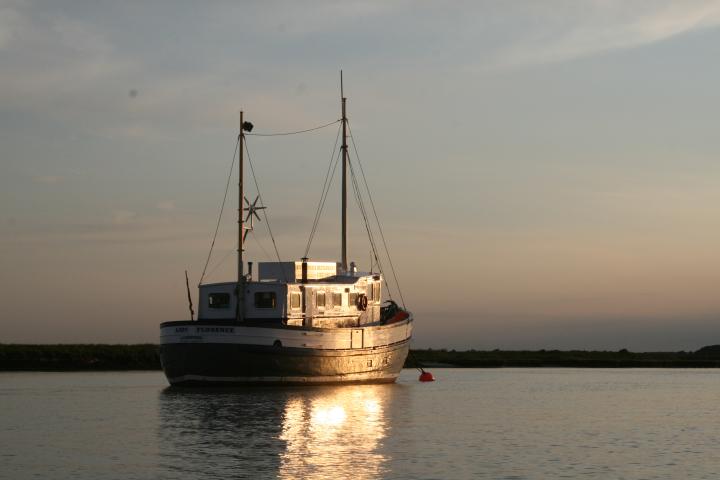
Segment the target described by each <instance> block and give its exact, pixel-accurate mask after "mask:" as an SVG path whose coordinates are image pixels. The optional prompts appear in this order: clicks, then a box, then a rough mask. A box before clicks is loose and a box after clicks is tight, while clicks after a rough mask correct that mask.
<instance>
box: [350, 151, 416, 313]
mask: <svg viewBox="0 0 720 480" xmlns="http://www.w3.org/2000/svg"><path fill="white" fill-rule="evenodd" d="M348 158H349V157H348ZM348 166H349V167H350V179H351V180H352V185H353V192H355V200H356V201H357V204H358V208H360V213H361V214H362V217H363V221H364V223H365V230H366V231H367V234H368V240H369V241H370V248H371V249H372V253H373V255H374V256H375V263H377V266H378V269H380V273H383V267H382V263H381V262H380V258H379V256H378V252H377V245H376V243H375V237H373V233H372V229H371V228H370V222H368V216H367V211H366V209H365V203H364V202H363V199H362V191H361V190H360V187H359V186H358V183H357V177H356V176H355V170H354V169H353V166H352V162H348ZM388 297H390V300H392V293H391V292H390V289H389V288H388ZM404 307H405V305H403V308H404Z"/></svg>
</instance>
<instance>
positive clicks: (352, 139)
mask: <svg viewBox="0 0 720 480" xmlns="http://www.w3.org/2000/svg"><path fill="white" fill-rule="evenodd" d="M348 130H349V131H350V140H351V141H352V144H353V150H354V151H355V158H357V161H358V165H360V173H362V177H363V182H364V183H365V189H366V190H367V193H368V198H370V205H371V206H372V211H373V215H374V216H375V221H376V222H377V226H378V230H379V231H380V238H381V239H382V242H383V247H384V248H385V254H386V255H387V257H388V261H389V263H390V270H391V271H392V274H393V278H394V279H395V286H397V289H398V294H399V295H400V301H401V302H402V304H403V308H405V299H404V298H403V294H402V290H401V289H400V282H399V281H398V279H397V275H396V273H395V265H393V261H392V257H391V256H390V249H389V248H388V246H387V242H386V241H385V234H384V233H383V229H382V226H381V225H380V218H378V214H377V210H376V209H375V202H374V201H373V198H372V194H371V193H370V187H369V186H368V183H367V178H366V177H365V170H364V169H363V166H362V162H361V161H360V154H359V153H358V150H357V146H356V145H355V137H354V136H353V133H352V129H351V128H350V122H348ZM379 266H380V265H379V264H378V267H379Z"/></svg>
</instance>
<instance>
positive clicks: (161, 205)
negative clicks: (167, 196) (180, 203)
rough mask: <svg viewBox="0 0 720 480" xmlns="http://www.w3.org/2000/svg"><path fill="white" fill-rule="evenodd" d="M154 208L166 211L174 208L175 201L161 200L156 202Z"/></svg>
mask: <svg viewBox="0 0 720 480" xmlns="http://www.w3.org/2000/svg"><path fill="white" fill-rule="evenodd" d="M155 208H157V209H159V210H166V211H170V210H175V202H173V201H172V200H163V201H162V202H158V203H156V204H155Z"/></svg>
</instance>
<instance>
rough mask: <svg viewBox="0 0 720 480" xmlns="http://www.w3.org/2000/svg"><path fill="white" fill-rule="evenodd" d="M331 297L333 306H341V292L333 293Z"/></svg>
mask: <svg viewBox="0 0 720 480" xmlns="http://www.w3.org/2000/svg"><path fill="white" fill-rule="evenodd" d="M332 298H333V306H334V307H342V293H333V294H332Z"/></svg>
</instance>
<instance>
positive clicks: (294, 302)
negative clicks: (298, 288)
mask: <svg viewBox="0 0 720 480" xmlns="http://www.w3.org/2000/svg"><path fill="white" fill-rule="evenodd" d="M290 308H300V294H299V293H291V294H290Z"/></svg>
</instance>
